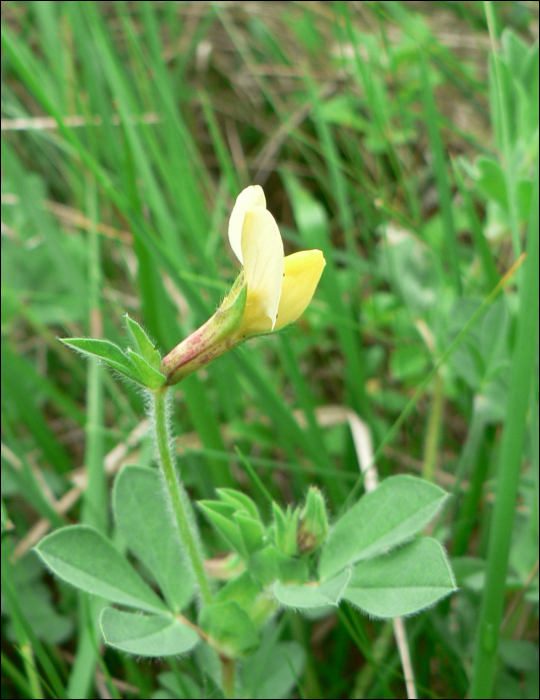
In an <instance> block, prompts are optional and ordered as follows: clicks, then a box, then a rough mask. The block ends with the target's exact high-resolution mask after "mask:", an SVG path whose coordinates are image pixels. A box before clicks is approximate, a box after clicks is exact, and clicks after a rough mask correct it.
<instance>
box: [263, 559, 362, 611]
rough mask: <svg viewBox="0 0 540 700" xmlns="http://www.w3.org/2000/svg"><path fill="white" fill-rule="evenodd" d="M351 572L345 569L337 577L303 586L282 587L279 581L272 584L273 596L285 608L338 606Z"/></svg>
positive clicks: (300, 608) (299, 608)
mask: <svg viewBox="0 0 540 700" xmlns="http://www.w3.org/2000/svg"><path fill="white" fill-rule="evenodd" d="M350 577H351V570H350V569H345V571H342V572H341V573H339V574H338V575H337V576H334V577H333V578H330V579H328V580H327V581H323V582H322V583H317V584H304V585H303V586H294V585H292V586H291V585H284V584H283V583H281V581H276V583H275V584H274V589H273V590H274V595H275V596H276V598H277V600H278V601H279V602H280V603H281V604H282V605H284V606H285V607H287V608H297V609H298V610H302V609H304V608H316V607H319V606H321V605H338V604H339V600H340V598H341V596H342V594H343V591H344V590H345V588H346V586H347V584H348V582H349V579H350Z"/></svg>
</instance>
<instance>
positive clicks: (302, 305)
mask: <svg viewBox="0 0 540 700" xmlns="http://www.w3.org/2000/svg"><path fill="white" fill-rule="evenodd" d="M325 265H326V260H325V259H324V256H323V254H322V252H321V251H320V250H302V251H300V252H299V253H293V254H292V255H287V257H286V258H285V274H284V277H283V285H282V288H281V298H280V301H279V307H278V314H277V318H276V325H275V326H274V330H277V329H278V328H283V326H286V325H288V324H289V323H292V322H293V321H296V319H297V318H298V317H299V316H301V315H302V314H303V313H304V311H305V310H306V307H307V305H308V304H309V302H310V301H311V298H312V297H313V294H314V293H315V289H316V288H317V284H318V283H319V280H320V278H321V275H322V271H323V269H324V266H325Z"/></svg>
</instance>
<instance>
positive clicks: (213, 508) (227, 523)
mask: <svg viewBox="0 0 540 700" xmlns="http://www.w3.org/2000/svg"><path fill="white" fill-rule="evenodd" d="M197 505H198V506H199V508H200V509H201V510H202V512H203V513H204V514H205V516H206V517H207V518H208V520H210V522H211V523H212V525H213V526H214V527H215V528H216V530H217V531H218V532H219V533H220V534H221V535H222V537H223V538H224V539H225V541H226V542H227V544H228V545H229V546H230V547H232V549H234V550H235V551H236V552H238V554H240V556H241V557H243V558H244V559H246V558H247V551H246V548H245V545H244V540H243V539H242V536H241V534H240V531H239V529H238V525H237V524H236V523H234V522H233V521H232V520H229V517H231V516H232V515H233V514H234V511H235V509H234V507H232V506H229V505H228V504H226V503H219V502H218V501H198V503H197ZM222 513H226V515H223V514H222Z"/></svg>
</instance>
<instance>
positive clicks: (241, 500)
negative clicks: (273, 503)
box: [216, 489, 261, 520]
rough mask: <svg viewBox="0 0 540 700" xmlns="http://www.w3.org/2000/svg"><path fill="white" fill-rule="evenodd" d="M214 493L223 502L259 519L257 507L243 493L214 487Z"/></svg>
mask: <svg viewBox="0 0 540 700" xmlns="http://www.w3.org/2000/svg"><path fill="white" fill-rule="evenodd" d="M216 493H217V495H218V496H219V497H220V498H221V500H222V501H223V502H224V503H228V504H229V505H230V506H234V507H235V508H236V510H245V511H246V513H248V515H251V517H252V518H255V519H256V520H260V517H261V516H260V515H259V509H258V508H257V506H256V505H255V503H254V502H253V501H252V500H251V498H250V497H249V496H246V494H245V493H242V492H241V491H237V490H236V489H216Z"/></svg>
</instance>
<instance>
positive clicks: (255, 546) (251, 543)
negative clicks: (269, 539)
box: [233, 513, 264, 554]
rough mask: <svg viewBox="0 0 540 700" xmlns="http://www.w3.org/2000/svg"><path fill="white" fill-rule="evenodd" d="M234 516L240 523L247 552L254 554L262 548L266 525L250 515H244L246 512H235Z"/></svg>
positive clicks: (237, 522) (239, 527) (238, 523)
mask: <svg viewBox="0 0 540 700" xmlns="http://www.w3.org/2000/svg"><path fill="white" fill-rule="evenodd" d="M233 518H234V520H235V521H236V524H237V525H238V529H239V530H240V535H241V536H242V541H243V543H244V545H245V548H246V550H247V552H248V553H249V554H253V553H254V552H256V551H258V550H259V549H262V547H263V544H264V527H263V526H262V523H261V522H260V521H259V520H255V519H254V518H251V517H250V516H249V515H244V513H235V514H234V515H233Z"/></svg>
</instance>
